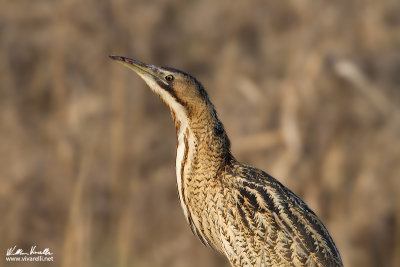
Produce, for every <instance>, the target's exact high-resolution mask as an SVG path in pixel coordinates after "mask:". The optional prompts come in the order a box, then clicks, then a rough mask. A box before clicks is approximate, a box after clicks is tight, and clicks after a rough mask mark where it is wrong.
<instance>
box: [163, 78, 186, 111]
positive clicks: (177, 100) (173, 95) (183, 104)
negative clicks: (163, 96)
mask: <svg viewBox="0 0 400 267" xmlns="http://www.w3.org/2000/svg"><path fill="white" fill-rule="evenodd" d="M157 84H158V85H159V86H160V87H161V88H163V89H164V90H165V91H167V92H168V93H169V94H170V95H171V96H172V97H173V98H174V99H175V100H176V102H178V103H179V104H181V105H182V106H184V107H186V105H185V103H184V102H183V101H182V99H180V98H179V97H178V96H177V95H176V93H175V91H174V88H172V87H171V86H169V85H166V84H165V83H163V82H162V81H160V80H158V81H157Z"/></svg>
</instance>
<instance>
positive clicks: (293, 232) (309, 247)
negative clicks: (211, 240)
mask: <svg viewBox="0 0 400 267" xmlns="http://www.w3.org/2000/svg"><path fill="white" fill-rule="evenodd" d="M217 179H218V180H220V181H219V182H218V183H219V184H220V189H219V190H221V194H220V197H221V198H222V199H221V200H220V201H216V203H218V202H219V203H221V204H220V207H217V210H220V212H219V216H220V217H222V218H219V219H218V220H219V221H218V222H216V227H217V229H216V231H217V232H219V237H220V243H219V246H220V248H219V250H222V251H221V252H223V253H225V254H226V255H227V257H228V258H229V260H230V262H231V264H232V265H233V266H342V263H341V259H340V255H339V252H338V250H337V249H336V247H335V244H334V242H333V241H332V238H331V237H330V235H329V233H328V231H327V230H326V228H325V226H324V225H323V224H322V222H321V221H320V220H319V218H318V217H317V216H316V215H315V213H314V212H313V211H312V210H311V209H310V208H309V207H308V206H307V205H306V204H305V203H304V202H303V201H302V200H301V199H300V198H299V197H297V196H296V195H295V194H294V193H293V192H291V191H290V190H289V189H288V188H286V187H285V186H284V185H282V184H281V183H280V182H278V181H277V180H276V179H274V178H273V177H271V176H270V175H268V174H267V173H265V172H263V171H261V170H258V169H256V168H253V167H249V166H244V165H241V164H239V163H235V164H233V166H228V167H227V168H225V170H224V172H221V173H220V177H217Z"/></svg>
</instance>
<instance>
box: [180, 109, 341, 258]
mask: <svg viewBox="0 0 400 267" xmlns="http://www.w3.org/2000/svg"><path fill="white" fill-rule="evenodd" d="M210 108H213V107H212V106H210ZM209 114H212V116H208V115H207V112H203V113H200V114H197V115H196V116H195V117H196V119H193V116H192V119H191V120H190V121H189V120H188V121H185V122H182V121H175V125H176V127H177V136H178V142H177V179H178V180H180V181H178V191H179V195H180V201H181V206H182V208H183V210H184V213H185V217H186V219H187V221H188V223H189V225H190V227H191V229H192V231H193V233H194V234H195V235H197V236H198V237H199V239H200V240H201V241H202V242H203V243H204V244H205V245H208V246H210V247H212V248H214V249H216V250H217V251H219V252H221V253H223V254H225V255H226V256H227V258H228V259H229V261H230V263H231V264H232V266H342V262H341V258H340V255H339V252H338V250H337V248H336V246H335V244H334V242H333V240H332V239H331V237H330V235H329V233H328V231H327V230H326V228H325V226H324V225H323V224H322V222H321V221H320V220H319V218H318V217H317V216H316V215H315V213H314V212H313V211H312V210H311V209H310V208H309V207H308V206H307V205H306V204H305V203H304V202H303V201H302V200H301V199H300V198H299V197H297V196H296V195H295V194H294V193H293V192H291V191H290V190H289V189H288V188H286V187H285V186H284V185H282V184H281V183H280V182H279V181H277V180H276V179H274V178H273V177H271V176H270V175H268V174H267V173H265V172H263V171H261V170H258V169H256V168H253V167H250V166H245V165H242V164H240V163H239V162H237V161H236V160H235V159H234V157H233V156H232V155H231V153H230V152H229V146H230V143H229V139H228V137H227V136H226V133H225V130H224V129H223V126H222V124H221V123H220V122H219V120H218V117H217V115H216V113H215V111H214V112H210V113H209ZM174 118H175V116H174ZM183 125H184V126H183ZM210 125H211V126H210ZM216 128H220V129H216ZM216 131H218V132H219V135H216V134H215V132H216Z"/></svg>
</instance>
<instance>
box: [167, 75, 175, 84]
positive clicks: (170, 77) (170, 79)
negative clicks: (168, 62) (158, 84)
mask: <svg viewBox="0 0 400 267" xmlns="http://www.w3.org/2000/svg"><path fill="white" fill-rule="evenodd" d="M165 80H167V81H168V82H170V81H172V80H174V76H172V75H171V74H170V75H167V76H165Z"/></svg>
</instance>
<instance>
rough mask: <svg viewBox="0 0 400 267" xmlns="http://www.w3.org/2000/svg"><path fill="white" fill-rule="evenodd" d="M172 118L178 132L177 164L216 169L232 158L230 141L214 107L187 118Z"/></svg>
mask: <svg viewBox="0 0 400 267" xmlns="http://www.w3.org/2000/svg"><path fill="white" fill-rule="evenodd" d="M173 117H174V122H175V128H176V132H177V164H178V161H179V162H181V161H183V162H182V163H185V164H190V165H193V164H195V165H196V168H200V169H201V167H202V166H204V167H206V168H207V169H209V170H213V169H215V168H217V169H219V168H220V167H222V166H223V165H224V164H227V163H229V161H230V160H231V159H232V155H231V153H230V141H229V138H228V136H227V134H226V132H225V129H224V126H223V124H222V123H221V121H220V120H219V118H218V116H217V113H216V112H215V110H214V107H213V106H212V105H211V106H210V107H207V108H204V109H200V110H197V111H193V113H191V114H188V115H187V116H181V117H179V116H175V114H173ZM191 160H193V162H191ZM185 161H186V162H185ZM177 167H178V166H177ZM177 171H178V169H177Z"/></svg>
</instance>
